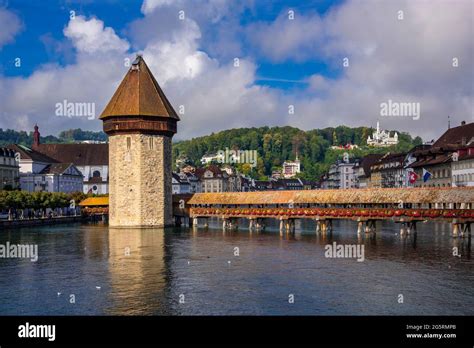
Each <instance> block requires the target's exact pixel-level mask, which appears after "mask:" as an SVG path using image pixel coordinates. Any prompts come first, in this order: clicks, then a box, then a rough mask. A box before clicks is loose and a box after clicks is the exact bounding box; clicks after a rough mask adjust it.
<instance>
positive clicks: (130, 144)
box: [127, 137, 132, 151]
mask: <svg viewBox="0 0 474 348" xmlns="http://www.w3.org/2000/svg"><path fill="white" fill-rule="evenodd" d="M131 148H132V138H130V137H127V151H130V149H131Z"/></svg>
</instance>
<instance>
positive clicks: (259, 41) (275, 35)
mask: <svg viewBox="0 0 474 348" xmlns="http://www.w3.org/2000/svg"><path fill="white" fill-rule="evenodd" d="M473 6H474V3H473V2H472V1H450V2H447V1H439V0H438V1H437V0H434V1H429V2H427V1H393V2H382V1H369V0H366V1H348V2H346V3H344V4H342V5H341V6H338V7H335V8H333V9H332V10H331V11H330V12H329V13H328V14H327V15H326V16H324V17H320V16H319V15H317V14H309V15H305V14H298V13H296V16H295V20H294V21H293V22H292V23H290V22H289V21H287V20H286V19H285V15H286V14H285V13H284V14H283V15H281V16H279V17H278V18H277V19H276V21H275V22H273V23H270V24H268V23H260V24H258V25H255V26H254V27H253V30H256V31H257V32H251V33H250V35H253V38H254V39H253V40H254V44H255V45H256V47H259V48H260V53H261V54H263V55H265V56H266V57H268V58H270V59H272V60H274V61H278V62H287V61H310V60H314V59H319V60H321V59H322V60H324V61H325V62H326V63H327V64H328V65H329V67H331V68H336V69H340V70H341V71H342V74H341V76H339V77H337V78H331V79H329V78H327V77H324V76H320V75H316V76H312V77H310V78H309V80H308V81H309V85H310V88H309V89H308V91H307V92H308V95H306V96H305V97H304V98H301V99H299V100H298V101H297V108H296V109H297V111H298V110H299V113H298V115H295V116H297V117H295V123H294V125H295V126H299V127H302V128H313V127H315V126H316V125H317V126H318V127H323V126H329V125H330V126H337V125H340V124H346V125H351V126H360V125H374V124H375V122H376V121H377V119H380V121H381V122H382V124H383V126H386V127H388V128H392V129H394V128H397V129H402V130H405V131H410V132H411V133H414V134H420V135H422V136H424V138H426V139H431V138H433V137H437V136H439V135H440V134H441V133H442V132H443V131H444V130H445V129H446V127H447V116H448V115H451V119H452V120H455V121H454V122H460V121H461V120H466V121H468V122H469V121H471V122H472V121H474V104H473V94H474V85H473V83H472V81H473V79H474V68H473V59H474V57H473V52H474V41H473V40H472V34H473V18H472V13H473ZM400 10H402V11H403V20H399V19H398V15H399V12H398V11H400ZM308 32H310V34H308ZM311 36H313V37H311ZM346 57H347V58H348V59H349V66H348V67H345V68H344V67H343V59H344V58H346ZM454 57H457V58H458V59H459V67H453V65H452V60H453V58H454ZM388 99H391V100H393V101H401V102H419V103H420V104H421V118H420V120H417V121H415V120H413V119H411V118H396V117H395V118H393V117H391V118H383V117H380V103H381V102H384V101H387V100H388Z"/></svg>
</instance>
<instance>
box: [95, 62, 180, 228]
mask: <svg viewBox="0 0 474 348" xmlns="http://www.w3.org/2000/svg"><path fill="white" fill-rule="evenodd" d="M99 118H100V119H101V120H102V121H103V127H104V132H105V133H107V135H108V136H109V225H110V226H111V227H164V226H170V225H172V218H173V216H172V188H171V139H172V137H173V135H174V134H175V133H176V126H177V121H179V117H178V115H177V114H176V112H175V111H174V109H173V107H172V106H171V104H170V102H169V101H168V99H167V98H166V96H165V94H164V93H163V91H162V89H161V88H160V86H159V85H158V83H157V82H156V80H155V78H154V77H153V74H152V73H151V71H150V69H149V68H148V66H147V65H146V63H145V61H144V60H143V58H142V57H141V56H137V58H136V59H135V61H134V62H133V63H132V66H131V67H130V69H129V71H128V72H127V74H126V75H125V77H124V79H123V80H122V82H121V83H120V85H119V87H118V88H117V90H116V91H115V93H114V95H113V97H112V99H111V100H110V101H109V103H108V104H107V106H106V107H105V110H104V111H103V112H102V114H101V115H100V117H99Z"/></svg>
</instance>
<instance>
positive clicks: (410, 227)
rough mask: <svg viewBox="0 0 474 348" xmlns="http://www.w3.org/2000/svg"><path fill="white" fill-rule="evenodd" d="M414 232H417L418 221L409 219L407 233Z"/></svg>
mask: <svg viewBox="0 0 474 348" xmlns="http://www.w3.org/2000/svg"><path fill="white" fill-rule="evenodd" d="M411 232H413V233H414V234H416V221H408V223H407V234H410V233H411Z"/></svg>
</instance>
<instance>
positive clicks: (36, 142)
mask: <svg viewBox="0 0 474 348" xmlns="http://www.w3.org/2000/svg"><path fill="white" fill-rule="evenodd" d="M39 144H40V132H39V131H38V125H37V124H35V131H34V132H33V148H35V147H39Z"/></svg>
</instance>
